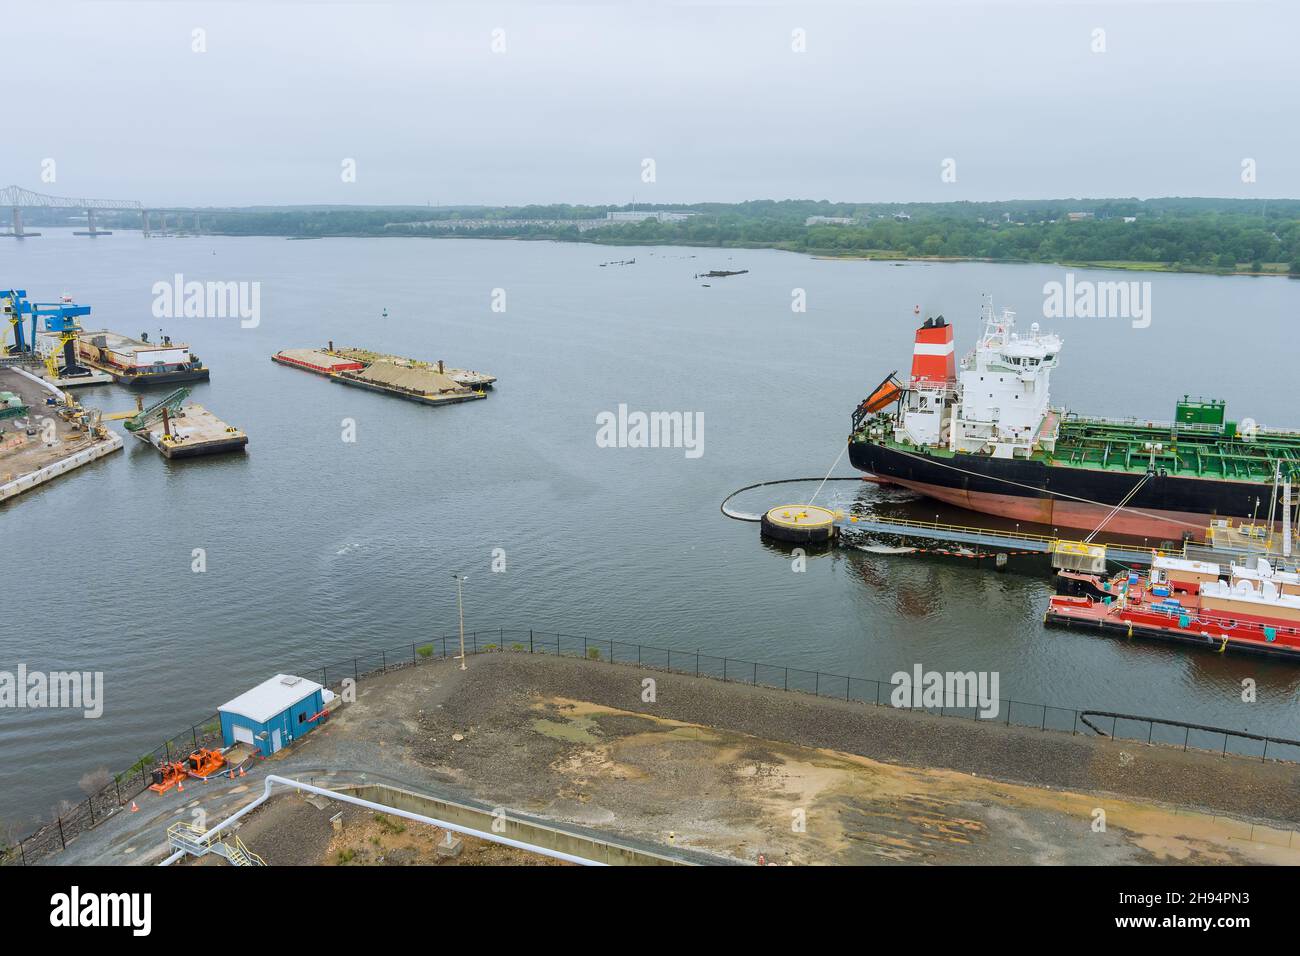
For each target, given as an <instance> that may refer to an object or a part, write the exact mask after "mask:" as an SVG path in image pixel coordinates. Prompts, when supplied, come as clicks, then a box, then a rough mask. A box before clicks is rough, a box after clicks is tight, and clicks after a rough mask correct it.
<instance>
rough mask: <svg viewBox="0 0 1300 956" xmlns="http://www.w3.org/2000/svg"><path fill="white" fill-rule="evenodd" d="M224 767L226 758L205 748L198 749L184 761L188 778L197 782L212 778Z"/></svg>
mask: <svg viewBox="0 0 1300 956" xmlns="http://www.w3.org/2000/svg"><path fill="white" fill-rule="evenodd" d="M225 765H226V758H225V757H224V756H222V755H221V753H220V752H219V751H216V750H209V749H208V748H207V747H200V748H199V749H198V750H196V751H194V753H192V754H190V756H189V759H188V760H186V761H185V766H186V769H187V770H188V771H189V774H190V776H191V777H196V778H198V779H199V780H203V779H205V778H207V777H210V776H212V775H213V774H214V773H216V772H217V771H218V770H220V769H221V768H222V767H224V766H225Z"/></svg>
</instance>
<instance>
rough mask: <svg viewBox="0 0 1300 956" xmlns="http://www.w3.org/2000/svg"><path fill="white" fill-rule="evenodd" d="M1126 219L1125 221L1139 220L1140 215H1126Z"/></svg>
mask: <svg viewBox="0 0 1300 956" xmlns="http://www.w3.org/2000/svg"><path fill="white" fill-rule="evenodd" d="M1124 221H1125V222H1137V221H1138V217H1137V216H1125V217H1124Z"/></svg>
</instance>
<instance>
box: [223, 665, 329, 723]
mask: <svg viewBox="0 0 1300 956" xmlns="http://www.w3.org/2000/svg"><path fill="white" fill-rule="evenodd" d="M322 689H323V688H322V687H321V685H320V684H318V683H316V682H315V681H311V680H307V679H306V678H303V677H294V676H293V675H292V674H276V675H275V676H274V677H272V678H271V679H270V680H264V681H262V683H260V684H258V685H257V686H256V687H254V688H253V689H252V690H246V691H244V692H243V693H242V694H240V695H239V696H238V697H236V698H235V699H234V700H232V701H229V702H228V703H225V704H222V705H221V706H220V707H218V708H217V710H218V711H224V712H226V713H231V714H238V715H239V716H241V717H247V718H248V719H249V720H251V721H254V722H256V723H259V724H263V723H266V721H268V720H270V719H271V718H272V717H274V716H275V715H276V714H280V713H283V712H284V711H285V710H287V709H288V708H290V707H292V706H293V705H294V704H296V703H298V702H299V701H301V700H303V699H304V698H307V697H310V696H311V695H312V694H314V693H316V691H318V690H322Z"/></svg>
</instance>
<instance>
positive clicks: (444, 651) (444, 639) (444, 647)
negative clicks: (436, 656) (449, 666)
mask: <svg viewBox="0 0 1300 956" xmlns="http://www.w3.org/2000/svg"><path fill="white" fill-rule="evenodd" d="M442 657H443V660H446V659H447V635H446V634H444V635H442Z"/></svg>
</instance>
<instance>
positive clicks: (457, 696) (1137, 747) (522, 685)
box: [390, 653, 1300, 825]
mask: <svg viewBox="0 0 1300 956" xmlns="http://www.w3.org/2000/svg"><path fill="white" fill-rule="evenodd" d="M470 663H471V664H472V665H473V666H471V668H470V670H469V671H467V672H466V673H465V675H464V680H463V681H462V682H461V683H460V685H459V686H458V687H457V689H456V691H455V693H454V695H452V696H451V698H450V700H449V701H448V703H447V704H446V706H445V707H444V708H442V709H439V710H434V711H431V712H429V713H431V714H433V715H441V716H438V717H436V719H435V718H434V717H430V718H429V721H430V722H429V723H428V724H427V729H428V730H429V731H430V732H431V733H432V736H433V737H434V738H435V740H434V742H432V743H428V744H425V745H424V746H423V748H422V750H423V752H424V753H425V754H426V755H427V756H428V758H430V759H432V760H434V761H436V760H438V758H439V757H444V758H445V757H447V756H449V755H450V754H451V753H452V752H453V751H454V749H455V748H456V746H457V745H456V744H455V742H453V741H450V740H449V738H448V737H447V735H446V734H445V733H443V734H439V730H446V729H449V728H451V727H452V726H453V725H459V726H461V727H464V726H471V725H476V724H478V725H485V724H490V723H491V722H492V721H494V720H499V719H501V715H502V711H501V703H502V701H503V700H509V699H513V700H515V701H523V700H527V699H529V698H531V697H532V696H534V695H539V696H542V697H568V698H573V699H578V700H584V701H592V702H595V703H599V704H604V705H606V706H609V707H614V708H618V709H620V710H626V711H637V712H642V713H646V714H654V715H656V716H661V717H669V718H672V719H675V720H681V721H687V722H690V723H696V724H702V725H704V726H706V727H725V728H727V729H729V730H732V731H737V732H740V733H743V734H749V735H753V736H755V737H760V738H764V739H768V740H775V741H783V742H786V743H792V744H798V745H801V746H805V747H816V748H826V749H830V750H837V751H841V752H843V753H849V754H859V755H862V756H865V757H870V758H872V759H873V760H880V761H884V762H887V763H894V764H901V765H906V766H911V767H930V768H945V769H950V770H956V771H961V772H963V773H974V774H978V775H979V776H981V777H991V778H994V779H998V780H1007V781H1015V782H1020V783H1027V784H1032V785H1035V786H1042V787H1053V788H1058V789H1061V788H1065V789H1071V790H1081V791H1085V792H1094V793H1110V794H1115V795H1119V796H1124V797H1132V798H1140V799H1144V800H1155V801H1160V802H1162V803H1167V804H1170V805H1173V806H1179V807H1185V808H1188V809H1195V810H1201V811H1204V812H1208V813H1224V814H1233V815H1237V816H1241V817H1243V818H1247V819H1254V820H1258V821H1260V822H1263V823H1279V822H1281V823H1285V824H1296V825H1300V767H1297V766H1296V765H1294V764H1289V763H1275V762H1271V761H1270V762H1260V761H1258V760H1250V759H1248V758H1242V757H1221V756H1218V755H1216V754H1208V753H1203V752H1201V753H1197V752H1188V753H1183V752H1182V751H1181V750H1178V749H1175V748H1170V747H1161V746H1149V745H1147V744H1144V743H1140V742H1137V741H1123V740H1122V741H1112V740H1109V739H1105V738H1097V737H1088V736H1084V735H1082V734H1079V735H1076V736H1071V735H1069V734H1066V733H1059V732H1053V731H1039V730H1033V729H1029V728H1021V727H1007V726H1005V725H1003V724H999V723H995V722H984V721H973V720H966V719H962V718H953V717H938V716H934V715H931V714H925V713H919V712H910V711H902V710H895V709H893V708H890V707H874V706H868V705H862V704H854V703H848V702H846V701H838V700H831V699H828V698H817V697H812V696H810V695H807V694H798V693H785V692H782V691H774V690H768V689H766V688H761V687H752V686H749V685H746V684H740V683H724V682H722V681H718V680H714V679H710V678H695V677H690V676H684V675H679V674H667V673H661V672H655V671H648V670H643V669H641V668H637V667H633V666H630V665H621V664H608V663H602V662H594V661H583V660H577V659H573V658H554V657H549V656H543V655H527V654H522V655H514V654H509V653H505V654H493V655H480V656H478V657H475V658H473V659H472V660H471V662H470ZM420 673H421V672H420V671H418V670H417V671H413V672H411V676H418V675H420ZM392 676H398V675H390V677H392ZM647 676H648V677H651V678H653V679H654V680H655V682H656V697H657V700H656V702H655V703H653V704H649V703H644V702H642V700H641V695H642V680H643V679H644V678H646V677H647ZM544 741H545V738H543V741H542V742H538V741H535V740H531V739H526V738H525V739H520V740H518V741H516V742H515V743H516V745H517V746H518V747H522V748H525V749H526V748H528V747H541V748H544V747H546V746H547V744H546V743H545V742H544ZM482 756H483V757H484V758H488V757H491V756H492V754H489V753H484V754H483V755H482ZM461 759H464V758H463V757H462V758H461Z"/></svg>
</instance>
